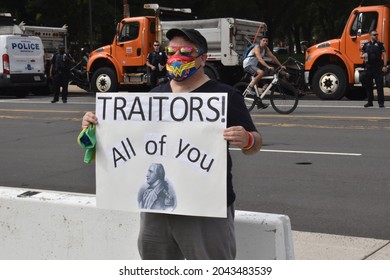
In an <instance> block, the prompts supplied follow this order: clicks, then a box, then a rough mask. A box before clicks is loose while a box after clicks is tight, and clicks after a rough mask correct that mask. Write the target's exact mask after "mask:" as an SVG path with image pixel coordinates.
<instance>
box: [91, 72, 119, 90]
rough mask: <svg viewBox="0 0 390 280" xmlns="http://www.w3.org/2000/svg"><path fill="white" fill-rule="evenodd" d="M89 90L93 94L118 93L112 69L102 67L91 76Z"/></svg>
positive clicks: (116, 81)
mask: <svg viewBox="0 0 390 280" xmlns="http://www.w3.org/2000/svg"><path fill="white" fill-rule="evenodd" d="M91 88H92V91H94V92H116V91H118V80H117V77H116V73H115V71H114V70H113V69H112V68H109V67H102V68H99V69H98V70H96V71H95V73H93V75H92V81H91Z"/></svg>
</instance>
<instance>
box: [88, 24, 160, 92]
mask: <svg viewBox="0 0 390 280" xmlns="http://www.w3.org/2000/svg"><path fill="white" fill-rule="evenodd" d="M155 27H156V20H155V17H152V16H150V17H131V18H124V19H123V20H122V21H121V22H120V23H119V24H118V26H117V32H116V35H115V37H114V40H113V42H112V44H111V45H107V46H104V47H101V48H98V49H96V50H95V51H93V52H92V53H91V54H90V58H89V61H88V65H87V71H88V79H89V82H90V85H91V89H92V90H93V91H95V92H97V91H98V92H107V91H117V90H118V88H119V87H120V86H121V84H126V85H128V84H133V85H135V84H145V80H146V73H147V69H146V66H145V64H146V59H147V56H148V53H149V52H151V51H152V49H153V42H154V40H155V38H156V28H155Z"/></svg>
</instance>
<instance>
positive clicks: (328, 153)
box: [229, 148, 362, 156]
mask: <svg viewBox="0 0 390 280" xmlns="http://www.w3.org/2000/svg"><path fill="white" fill-rule="evenodd" d="M229 150H232V151H241V149H239V148H229ZM261 152H269V153H290V154H313V155H331V156H362V154H357V153H335V152H316V151H293V150H268V149H261Z"/></svg>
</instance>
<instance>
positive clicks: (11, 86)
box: [0, 35, 47, 96]
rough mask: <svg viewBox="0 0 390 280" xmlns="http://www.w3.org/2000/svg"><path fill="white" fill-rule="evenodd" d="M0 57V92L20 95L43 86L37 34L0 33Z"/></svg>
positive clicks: (39, 45)
mask: <svg viewBox="0 0 390 280" xmlns="http://www.w3.org/2000/svg"><path fill="white" fill-rule="evenodd" d="M0 59H1V63H0V94H7V95H9V94H11V95H18V96H24V95H26V94H27V93H28V92H38V91H40V90H44V89H45V87H46V86H47V85H46V79H47V77H46V75H45V65H44V47H43V44H42V40H41V39H40V38H39V37H36V36H25V35H0Z"/></svg>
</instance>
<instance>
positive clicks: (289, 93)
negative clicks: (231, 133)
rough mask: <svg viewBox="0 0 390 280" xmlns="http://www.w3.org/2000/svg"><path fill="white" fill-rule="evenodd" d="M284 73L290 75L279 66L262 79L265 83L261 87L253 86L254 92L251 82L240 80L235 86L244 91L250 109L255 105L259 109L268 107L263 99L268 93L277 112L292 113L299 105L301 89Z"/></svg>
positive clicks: (246, 103)
mask: <svg viewBox="0 0 390 280" xmlns="http://www.w3.org/2000/svg"><path fill="white" fill-rule="evenodd" d="M283 65H284V64H283ZM283 75H284V76H288V73H287V72H284V71H283V69H282V68H281V67H280V66H279V67H278V68H276V69H275V71H274V73H273V75H272V76H265V77H263V78H262V79H261V81H262V82H263V83H265V85H264V86H263V87H262V88H261V89H260V88H259V86H258V85H255V86H254V87H253V89H254V91H255V92H254V94H253V92H252V91H251V90H250V88H249V82H243V81H242V82H238V83H237V84H235V85H234V86H233V87H234V88H236V89H238V90H239V91H240V92H242V95H243V96H244V101H245V105H246V106H247V108H248V110H249V111H252V110H253V108H254V107H255V106H257V109H265V108H266V107H268V106H264V105H263V103H262V100H264V97H265V96H266V95H269V100H270V102H271V106H272V108H273V109H274V110H275V111H276V112H278V113H279V114H290V113H292V112H293V111H294V110H295V109H296V108H297V106H298V101H299V91H298V89H297V88H295V87H294V86H293V85H291V84H290V83H289V82H288V81H287V80H285V79H284V78H283ZM252 79H253V77H252ZM267 81H268V83H267Z"/></svg>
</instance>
